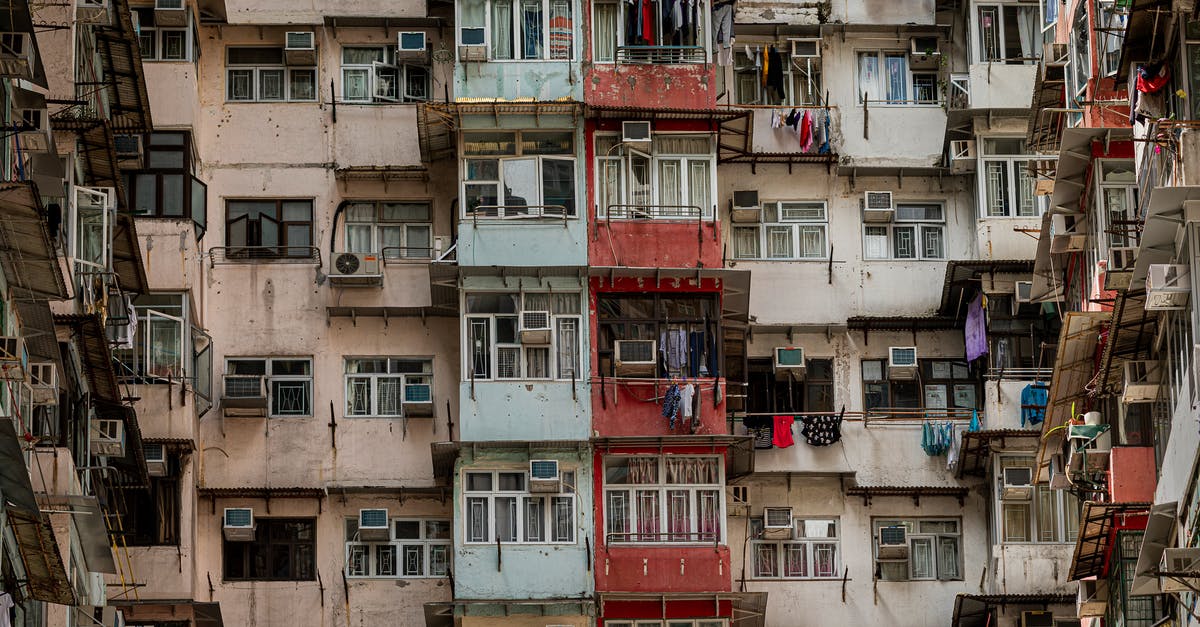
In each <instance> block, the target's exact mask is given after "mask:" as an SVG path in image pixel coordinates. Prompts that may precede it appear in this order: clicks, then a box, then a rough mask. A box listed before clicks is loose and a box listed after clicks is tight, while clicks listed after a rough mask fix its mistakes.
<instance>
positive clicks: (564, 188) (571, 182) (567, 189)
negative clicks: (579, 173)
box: [542, 159, 575, 215]
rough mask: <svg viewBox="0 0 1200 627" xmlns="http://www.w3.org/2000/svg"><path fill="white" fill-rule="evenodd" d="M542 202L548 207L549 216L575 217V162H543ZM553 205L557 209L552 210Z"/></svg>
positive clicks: (555, 160)
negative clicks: (563, 215) (562, 214)
mask: <svg viewBox="0 0 1200 627" xmlns="http://www.w3.org/2000/svg"><path fill="white" fill-rule="evenodd" d="M542 202H543V204H545V205H547V208H546V210H545V211H546V213H547V214H556V215H561V212H562V211H563V209H559V208H558V207H563V208H565V210H566V212H567V215H575V162H574V161H569V160H566V159H545V160H543V161H542ZM551 205H557V207H554V208H550V206H551Z"/></svg>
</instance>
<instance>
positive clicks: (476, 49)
mask: <svg viewBox="0 0 1200 627" xmlns="http://www.w3.org/2000/svg"><path fill="white" fill-rule="evenodd" d="M463 30H467V29H463ZM458 60H459V61H462V62H464V63H467V62H472V63H479V62H483V61H487V46H459V47H458Z"/></svg>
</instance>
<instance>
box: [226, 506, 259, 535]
mask: <svg viewBox="0 0 1200 627" xmlns="http://www.w3.org/2000/svg"><path fill="white" fill-rule="evenodd" d="M221 526H222V531H224V533H225V539H226V540H229V541H230V542H253V541H254V510H253V509H251V508H249V507H226V508H225V514H224V516H223V517H222V525H221Z"/></svg>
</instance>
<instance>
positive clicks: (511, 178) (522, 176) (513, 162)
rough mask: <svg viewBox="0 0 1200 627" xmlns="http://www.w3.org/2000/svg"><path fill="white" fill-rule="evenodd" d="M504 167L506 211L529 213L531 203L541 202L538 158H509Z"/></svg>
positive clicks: (514, 213)
mask: <svg viewBox="0 0 1200 627" xmlns="http://www.w3.org/2000/svg"><path fill="white" fill-rule="evenodd" d="M503 168H504V205H505V207H504V213H505V215H517V214H524V213H528V212H529V209H528V207H529V206H530V205H537V204H540V202H539V198H540V197H541V194H540V193H539V192H540V189H539V188H540V185H539V184H538V178H537V159H532V158H531V159H507V160H505V161H504V162H503Z"/></svg>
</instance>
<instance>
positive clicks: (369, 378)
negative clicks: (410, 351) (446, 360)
mask: <svg viewBox="0 0 1200 627" xmlns="http://www.w3.org/2000/svg"><path fill="white" fill-rule="evenodd" d="M432 402H433V362H432V361H430V360H428V359H413V358H404V357H356V358H347V359H346V415H347V416H352V417H380V418H398V417H401V416H404V415H405V414H406V413H407V412H405V411H404V410H405V405H411V404H416V403H420V404H428V403H432Z"/></svg>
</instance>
